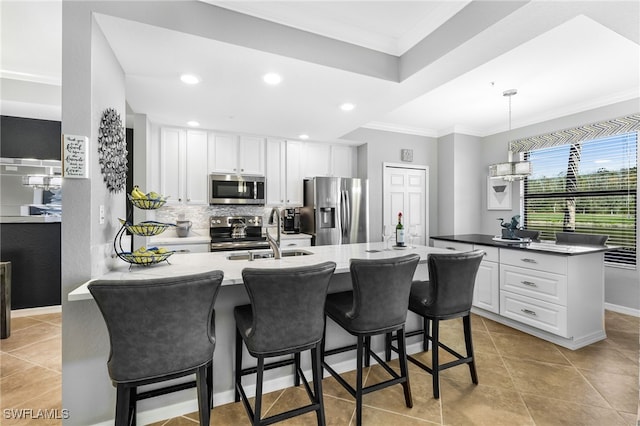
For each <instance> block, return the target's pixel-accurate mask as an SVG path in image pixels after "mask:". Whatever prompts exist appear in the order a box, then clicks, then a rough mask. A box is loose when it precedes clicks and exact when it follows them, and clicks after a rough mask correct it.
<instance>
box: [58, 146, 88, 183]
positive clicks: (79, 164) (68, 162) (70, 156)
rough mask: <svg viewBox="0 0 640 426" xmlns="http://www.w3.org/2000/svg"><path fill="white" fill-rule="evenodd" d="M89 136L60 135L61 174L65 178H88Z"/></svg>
mask: <svg viewBox="0 0 640 426" xmlns="http://www.w3.org/2000/svg"><path fill="white" fill-rule="evenodd" d="M88 146H89V138H88V137H87V136H77V135H62V176H63V177H65V178H79V179H87V178H89V158H88V154H89V151H88V149H87V147H88Z"/></svg>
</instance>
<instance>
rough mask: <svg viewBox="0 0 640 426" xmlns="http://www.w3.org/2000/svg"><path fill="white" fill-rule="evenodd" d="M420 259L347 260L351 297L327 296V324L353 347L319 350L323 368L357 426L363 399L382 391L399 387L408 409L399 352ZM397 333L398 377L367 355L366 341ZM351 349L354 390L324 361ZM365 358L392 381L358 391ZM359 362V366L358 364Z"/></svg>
mask: <svg viewBox="0 0 640 426" xmlns="http://www.w3.org/2000/svg"><path fill="white" fill-rule="evenodd" d="M419 260H420V256H418V255H417V254H410V255H407V256H402V257H396V258H391V259H352V260H351V265H350V269H351V281H352V284H353V290H352V291H346V292H341V293H333V294H329V295H328V296H327V305H326V308H325V311H326V314H327V316H328V317H329V318H331V319H332V320H333V321H335V322H336V323H337V324H338V325H339V326H340V327H342V328H343V329H344V330H346V331H347V332H349V333H350V334H351V335H353V336H356V339H357V342H356V344H355V345H350V346H345V347H341V348H335V349H331V350H326V349H325V347H324V342H325V340H323V350H322V366H323V367H324V368H326V369H327V370H328V371H329V372H330V373H331V375H332V376H333V377H334V378H335V379H336V380H337V381H338V383H340V384H341V385H342V386H343V387H344V388H345V389H346V390H347V391H348V392H349V393H350V394H351V396H353V397H354V398H355V399H356V424H357V425H361V424H362V397H363V395H365V394H367V393H370V392H374V391H377V390H380V389H382V388H385V387H388V386H392V385H395V384H401V385H402V387H403V389H404V398H405V403H406V405H407V407H412V406H413V400H412V399H411V388H410V386H409V376H408V374H407V359H406V351H405V346H404V324H405V321H406V319H407V305H408V302H409V290H410V289H411V281H412V279H413V274H414V273H415V270H416V267H417V266H418V261H419ZM393 331H397V333H398V347H399V354H400V360H399V361H400V374H398V373H396V372H395V371H394V370H392V369H391V367H389V366H388V365H387V364H386V363H385V362H384V361H383V360H382V359H380V357H378V355H376V354H375V353H374V352H373V351H371V336H375V335H379V334H386V333H391V332H393ZM354 349H356V385H355V388H354V387H353V386H351V385H350V384H349V383H347V382H346V381H345V380H344V379H343V378H342V377H340V375H339V374H338V373H337V372H336V371H335V370H334V369H333V368H331V366H330V365H329V364H327V363H326V362H325V357H327V356H330V355H335V354H338V353H342V352H346V351H351V350H354ZM370 357H373V358H374V359H375V360H376V361H378V363H379V364H380V365H381V366H382V367H383V368H384V369H385V370H386V371H387V372H388V373H389V374H390V375H391V377H392V378H391V379H389V380H386V381H384V382H381V383H377V384H375V385H371V386H367V387H363V383H362V382H363V377H362V369H363V362H364V365H365V366H369V362H370ZM363 358H364V360H363Z"/></svg>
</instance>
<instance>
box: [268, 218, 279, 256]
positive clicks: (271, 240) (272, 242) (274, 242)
mask: <svg viewBox="0 0 640 426" xmlns="http://www.w3.org/2000/svg"><path fill="white" fill-rule="evenodd" d="M274 215H275V217H276V223H277V225H278V238H277V239H274V238H273V236H272V235H271V234H269V228H267V242H268V243H269V246H270V247H271V250H273V258H274V259H280V258H281V257H282V252H281V251H280V227H281V226H282V224H281V220H282V218H281V216H280V209H279V208H277V207H274V208H273V209H271V213H270V214H269V225H273V216H274Z"/></svg>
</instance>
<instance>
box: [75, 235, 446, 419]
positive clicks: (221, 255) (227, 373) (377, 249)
mask: <svg viewBox="0 0 640 426" xmlns="http://www.w3.org/2000/svg"><path fill="white" fill-rule="evenodd" d="M293 250H295V251H297V252H305V253H309V254H305V255H299V256H290V257H283V258H282V259H277V260H276V259H269V258H267V259H256V260H254V261H249V260H230V259H229V258H228V257H229V256H231V255H234V256H237V255H239V254H242V252H238V251H234V252H217V253H216V252H214V253H190V254H181V253H176V254H174V255H172V256H171V257H169V259H168V260H169V262H170V263H167V262H164V263H160V264H157V265H153V266H149V267H142V266H136V265H133V266H131V267H130V266H129V265H128V264H126V263H124V262H120V261H118V263H119V264H118V266H116V267H115V268H114V269H113V270H111V271H110V272H108V273H106V274H104V275H103V276H100V277H96V279H98V278H100V279H116V280H131V279H145V278H159V277H169V276H184V275H191V274H196V273H200V272H205V271H210V270H222V271H223V272H224V280H223V282H222V287H221V289H220V292H219V294H218V299H217V300H216V305H215V309H216V349H215V353H214V366H213V368H214V404H215V405H221V404H225V403H228V402H231V401H233V398H234V378H233V359H234V348H235V346H234V342H235V322H234V319H233V308H234V307H235V306H237V305H241V304H246V303H248V302H249V298H248V296H247V293H246V290H245V288H244V285H242V269H244V268H246V267H255V268H289V267H297V266H303V265H310V264H317V263H321V262H325V261H333V262H336V271H335V274H334V276H333V277H332V280H331V283H330V286H329V292H336V291H342V290H346V289H350V288H351V280H350V274H349V261H350V260H351V259H353V258H359V259H385V258H391V257H398V256H402V255H405V254H409V253H417V254H419V255H420V258H421V260H420V262H421V263H420V265H418V269H417V271H416V274H415V278H416V279H426V278H427V277H428V273H427V268H426V259H427V256H428V255H429V253H443V252H446V250H445V249H439V248H433V247H426V246H419V247H416V248H407V249H404V250H394V249H391V250H384V243H381V242H380V243H362V244H349V245H338V246H314V247H302V248H296V249H293ZM264 252H265V251H264V250H260V251H256V253H264ZM283 252H284V253H287V252H289V250H284V251H283ZM88 284H89V282H87V283H83V284H81V285H80V286H79V287H78V288H76V289H75V290H73V291H72V292H70V293H69V294H68V296H67V297H68V300H69V301H73V303H74V304H75V303H78V304H87V305H86V306H85V307H84V308H85V309H91V310H92V311H95V312H96V314H95V315H99V313H98V311H97V310H96V309H95V303H94V302H93V299H92V297H91V294H90V293H89V291H88V289H87V285H88ZM89 304H90V305H91V306H90V305H89ZM419 323H420V322H419V320H418V318H417V317H414V316H412V315H409V317H408V320H407V329H409V330H412V329H417V328H418V327H419ZM99 324H100V326H102V327H103V328H102V329H99V330H92V332H91V333H87V334H85V336H88V337H86V338H91V339H95V340H94V341H91V342H89V341H86V340H83V341H77V342H73V343H74V344H78V345H89V346H91V347H94V348H97V347H100V348H102V349H101V352H102V353H101V355H100V357H101V358H102V359H95V358H94V359H91V360H85V359H80V358H79V359H76V360H74V362H75V363H84V364H86V363H87V362H90V363H91V364H92V365H95V367H94V368H99V369H100V371H97V372H91V376H90V377H88V376H87V375H85V376H83V377H76V378H67V377H65V380H81V381H82V383H83V386H82V388H83V390H86V392H95V388H96V387H98V388H101V389H102V391H101V392H99V393H100V394H106V395H110V396H111V399H109V398H102V399H99V400H95V401H91V403H92V404H93V405H94V407H92V409H93V410H94V413H95V414H94V415H95V416H96V417H95V418H93V419H86V421H84V420H85V419H81V420H82V421H84V424H90V423H100V424H102V423H103V422H104V424H112V420H111V419H112V418H113V416H114V413H115V411H114V407H115V388H113V387H112V386H111V383H110V381H109V380H108V377H107V376H106V369H107V367H106V363H107V358H108V355H109V353H108V352H109V350H108V337H107V334H106V327H104V325H103V324H102V323H101V322H99ZM413 341H414V342H415V343H413V344H410V345H409V347H408V350H409V351H411V352H418V351H421V343H419V342H418V341H417V340H415V339H414V340H413ZM353 342H354V339H353V337H352V336H350V335H349V334H347V333H346V332H345V331H344V330H342V329H341V328H340V327H338V326H336V325H335V324H333V323H332V322H331V321H329V322H328V324H327V347H328V348H332V347H337V346H340V345H344V344H352V343H353ZM372 347H373V348H374V350H376V352H379V353H382V350H383V346H382V340H381V339H375V338H374V339H373V341H372ZM185 350H186V349H185ZM245 351H246V348H245ZM342 355H343V357H342V358H340V357H336V365H335V367H334V368H336V370H337V371H339V372H343V371H349V370H353V369H355V360H354V358H355V351H353V352H349V353H345V354H342ZM244 359H246V360H247V362H251V361H249V360H250V359H251V357H250V356H249V355H248V354H247V356H246V357H245V358H244ZM302 368H303V370H305V373H306V372H310V365H309V362H308V356H303V357H302ZM309 374H310V373H309ZM247 383H252V382H251V379H248V381H247ZM292 384H293V370H292V368H289V367H284V368H280V369H274V370H269V371H267V372H265V384H264V391H265V392H270V391H273V390H277V389H282V388H285V387H289V386H292ZM92 389H93V391H92ZM245 389H246V390H247V392H248V394H250V395H251V394H252V393H253V392H254V386H253V385H249V386H246V387H245ZM64 397H65V398H75V397H79V398H80V397H82V396H81V395H71V394H64ZM84 397H85V398H86V395H84ZM196 410H197V402H196V394H195V390H193V389H189V390H185V391H181V392H179V393H175V394H171V395H165V396H162V397H159V398H153V399H149V400H144V401H141V402H140V403H139V412H140V414H139V421H140V422H141V423H144V424H146V423H151V422H155V421H159V420H162V419H166V418H169V417H176V416H179V415H181V414H185V413H190V412H194V411H196Z"/></svg>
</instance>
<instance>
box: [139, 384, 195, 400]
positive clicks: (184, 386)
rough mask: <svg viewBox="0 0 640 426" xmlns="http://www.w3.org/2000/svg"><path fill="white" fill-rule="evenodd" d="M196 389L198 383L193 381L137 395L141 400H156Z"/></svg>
mask: <svg viewBox="0 0 640 426" xmlns="http://www.w3.org/2000/svg"><path fill="white" fill-rule="evenodd" d="M195 387H196V381H195V380H193V381H191V382H186V383H179V384H177V385H171V386H165V387H163V388H159V389H153V390H149V391H146V392H142V393H139V394H138V395H137V397H136V399H138V400H141V399H147V398H154V397H156V396H160V395H165V394H168V393H171V392H178V391H181V390H185V389H191V388H195Z"/></svg>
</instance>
